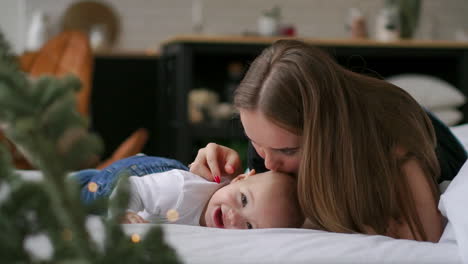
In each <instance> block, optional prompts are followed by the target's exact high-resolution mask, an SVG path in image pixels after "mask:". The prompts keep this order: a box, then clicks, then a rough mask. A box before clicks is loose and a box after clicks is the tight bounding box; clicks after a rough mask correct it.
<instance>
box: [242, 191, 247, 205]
mask: <svg viewBox="0 0 468 264" xmlns="http://www.w3.org/2000/svg"><path fill="white" fill-rule="evenodd" d="M241 202H242V207H245V206H246V205H247V203H248V201H247V196H245V194H243V193H241Z"/></svg>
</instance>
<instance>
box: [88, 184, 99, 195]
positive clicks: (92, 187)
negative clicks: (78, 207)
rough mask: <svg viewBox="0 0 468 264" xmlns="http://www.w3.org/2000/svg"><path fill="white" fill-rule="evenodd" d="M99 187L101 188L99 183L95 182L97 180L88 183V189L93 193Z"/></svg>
mask: <svg viewBox="0 0 468 264" xmlns="http://www.w3.org/2000/svg"><path fill="white" fill-rule="evenodd" d="M98 188H99V185H97V183H95V182H90V183H88V190H89V191H90V192H92V193H94V192H97V190H98Z"/></svg>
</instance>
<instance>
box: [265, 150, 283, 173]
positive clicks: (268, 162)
mask: <svg viewBox="0 0 468 264" xmlns="http://www.w3.org/2000/svg"><path fill="white" fill-rule="evenodd" d="M264 159H265V167H266V168H267V169H269V170H271V171H276V170H278V168H279V167H280V166H279V165H280V162H279V160H278V159H276V157H275V156H274V155H272V154H267V155H265V157H264Z"/></svg>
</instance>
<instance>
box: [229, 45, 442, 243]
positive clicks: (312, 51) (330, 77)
mask: <svg viewBox="0 0 468 264" xmlns="http://www.w3.org/2000/svg"><path fill="white" fill-rule="evenodd" d="M234 103H235V105H236V107H237V108H239V109H246V110H258V111H261V112H262V113H263V114H264V115H265V116H267V117H268V118H269V119H270V120H271V121H272V122H274V123H275V124H277V125H279V126H280V127H283V128H285V129H287V130H289V131H291V132H293V133H295V134H297V135H301V136H302V141H303V142H302V156H301V162H300V166H299V171H298V195H299V202H300V205H301V208H302V210H303V212H304V214H305V216H306V217H307V218H308V219H309V220H311V221H312V222H314V224H316V225H317V226H318V227H319V228H321V229H323V230H328V231H333V232H346V233H353V232H358V233H365V231H366V230H368V227H371V228H372V229H373V230H374V231H375V232H377V233H378V234H382V235H385V234H386V232H387V231H388V230H387V228H388V224H389V222H390V220H392V219H393V220H397V221H399V220H405V221H406V222H407V223H408V224H409V227H410V230H411V232H412V233H413V235H414V236H415V237H418V238H421V239H422V240H426V239H427V236H426V234H425V232H424V230H423V229H422V225H421V219H419V215H418V214H417V211H416V208H415V202H414V199H413V196H412V193H411V190H410V189H409V187H408V182H407V180H406V177H405V175H404V173H403V171H402V164H403V163H404V162H405V161H407V160H408V159H415V160H417V161H418V164H419V165H420V166H421V168H422V169H423V171H424V174H425V175H426V177H427V180H428V182H429V183H430V186H431V189H432V194H433V196H434V199H435V201H438V199H439V194H438V190H437V185H436V179H437V177H438V176H439V174H440V172H439V171H440V170H439V164H438V161H437V158H436V154H435V146H436V138H435V133H434V129H433V127H432V124H431V121H430V119H429V118H428V116H427V114H426V113H425V111H424V110H423V109H422V108H421V107H420V106H419V105H418V103H417V102H416V101H415V100H414V99H413V98H412V97H411V96H410V95H409V94H407V93H406V92H405V91H403V90H402V89H400V88H398V87H396V86H394V85H392V84H389V83H387V82H385V81H382V80H378V79H375V78H371V77H368V76H364V75H360V74H357V73H354V72H351V71H349V70H347V69H345V68H343V67H341V66H340V65H338V64H337V63H336V62H335V61H334V60H333V59H331V58H330V57H329V56H328V55H327V54H326V53H325V52H323V51H321V50H320V49H318V48H314V47H311V46H309V45H307V44H305V43H303V42H300V41H295V40H280V41H277V42H275V43H274V44H273V45H272V46H271V47H269V48H267V49H265V50H264V51H263V53H262V54H261V55H260V56H259V57H257V59H255V61H254V62H253V63H252V65H251V66H250V68H249V70H248V72H247V74H246V76H245V78H244V79H243V81H242V82H241V84H240V85H239V87H238V88H237V90H236V91H235V97H234ZM399 148H402V149H404V150H405V155H404V156H403V157H402V156H399V155H397V154H396V150H397V149H399Z"/></svg>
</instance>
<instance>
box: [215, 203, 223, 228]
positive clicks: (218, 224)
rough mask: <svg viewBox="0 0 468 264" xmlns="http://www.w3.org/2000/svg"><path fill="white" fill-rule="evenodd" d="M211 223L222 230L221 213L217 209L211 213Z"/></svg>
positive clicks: (219, 209) (219, 208)
mask: <svg viewBox="0 0 468 264" xmlns="http://www.w3.org/2000/svg"><path fill="white" fill-rule="evenodd" d="M213 222H214V223H215V226H216V227H217V228H224V221H223V211H221V207H218V208H217V209H216V210H215V211H214V213H213Z"/></svg>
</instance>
